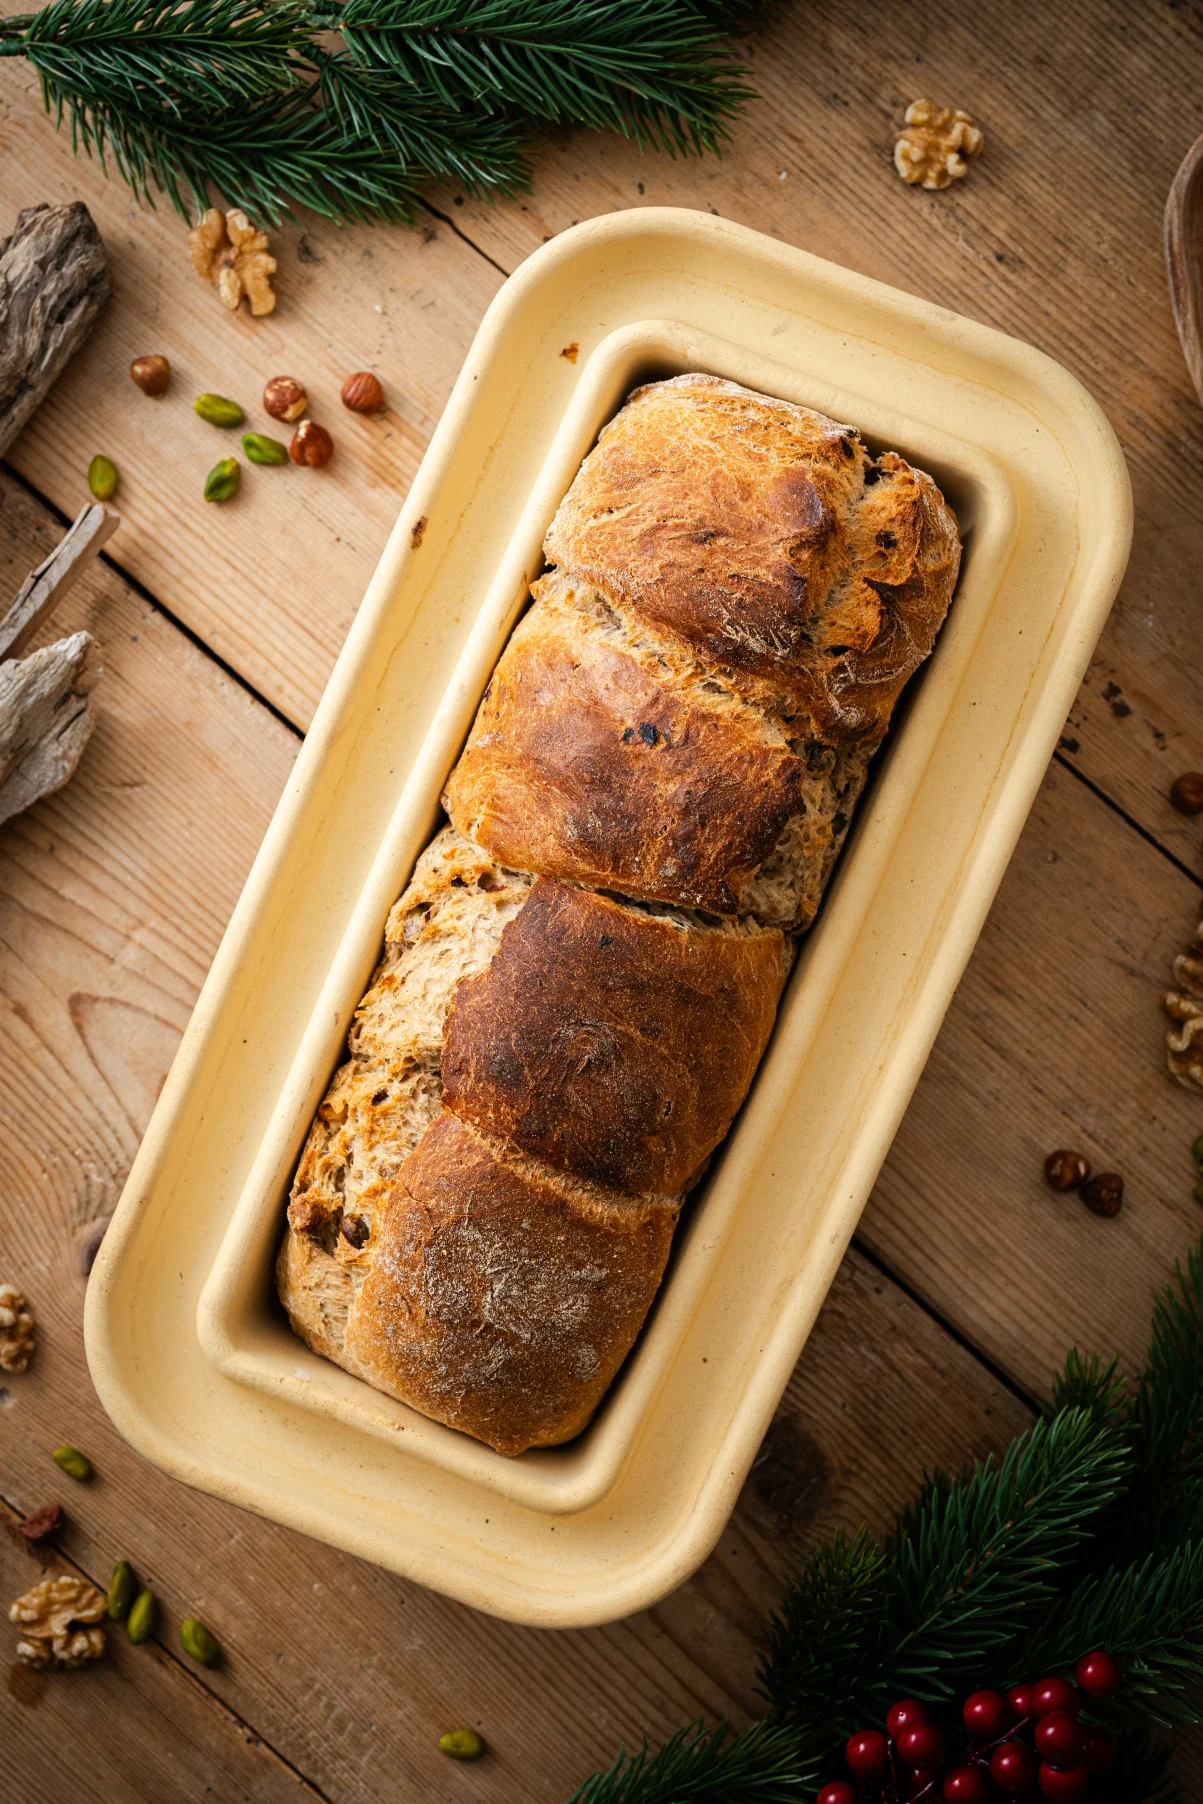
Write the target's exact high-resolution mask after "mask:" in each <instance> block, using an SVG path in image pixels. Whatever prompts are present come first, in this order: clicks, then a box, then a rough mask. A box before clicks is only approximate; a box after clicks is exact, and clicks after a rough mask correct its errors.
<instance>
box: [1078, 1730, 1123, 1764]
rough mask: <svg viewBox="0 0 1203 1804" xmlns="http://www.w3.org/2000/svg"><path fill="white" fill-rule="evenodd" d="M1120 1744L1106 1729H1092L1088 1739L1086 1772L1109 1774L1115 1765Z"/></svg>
mask: <svg viewBox="0 0 1203 1804" xmlns="http://www.w3.org/2000/svg"><path fill="white" fill-rule="evenodd" d="M1118 1752H1119V1742H1118V1741H1117V1740H1116V1738H1115V1736H1114V1735H1108V1733H1107V1731H1106V1729H1092V1730H1091V1731H1090V1733H1089V1735H1088V1736H1087V1737H1086V1771H1087V1772H1088V1773H1109V1772H1110V1771H1111V1769H1112V1767H1113V1766H1114V1765H1115V1756H1116V1755H1117V1754H1118Z"/></svg>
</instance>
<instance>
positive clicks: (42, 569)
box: [0, 501, 121, 663]
mask: <svg viewBox="0 0 1203 1804" xmlns="http://www.w3.org/2000/svg"><path fill="white" fill-rule="evenodd" d="M120 524H121V515H120V514H119V513H117V512H116V511H115V510H114V509H113V508H111V507H104V506H103V505H102V504H101V503H100V502H99V501H97V502H94V503H93V504H92V506H91V507H83V508H81V509H80V511H79V513H78V514H77V515H76V517H75V519H74V520H73V521H72V522H71V525H70V526H69V527H68V528H67V531H66V532H65V533H64V534H63V537H62V538H61V539H60V540H59V543H58V544H57V545H56V546H54V548H53V550H51V552H50V553H49V554H48V556H46V557H44V558H43V559H42V561H41V563H40V564H39V565H38V567H37V569H36V570H31V571H30V573H29V575H28V576H27V577H26V579H25V581H24V582H23V583H22V584H21V587H20V588H19V589H18V590H17V593H16V595H15V596H14V597H13V600H12V602H11V604H10V606H9V608H8V610H7V612H6V613H5V614H3V615H0V663H2V662H3V661H4V659H5V658H19V657H20V656H21V653H22V652H23V651H24V650H25V648H26V646H27V645H31V644H32V643H33V640H34V638H35V636H36V634H37V632H38V629H39V627H41V626H44V625H45V623H46V621H47V620H49V618H50V616H51V615H52V614H53V612H54V610H55V608H56V607H57V606H58V604H59V602H60V601H61V600H62V598H63V596H64V595H65V593H66V591H67V590H68V589H69V588H70V587H71V584H72V583H73V582H74V581H75V580H76V578H77V577H78V576H79V573H80V571H81V570H83V569H85V568H86V566H87V565H88V563H89V562H90V561H91V559H92V558H94V557H95V556H96V555H97V553H98V552H99V551H100V549H101V547H102V546H104V545H106V544H107V543H108V541H109V540H110V539H111V538H112V536H113V534H114V533H115V532H116V530H117V528H118V527H119V526H120Z"/></svg>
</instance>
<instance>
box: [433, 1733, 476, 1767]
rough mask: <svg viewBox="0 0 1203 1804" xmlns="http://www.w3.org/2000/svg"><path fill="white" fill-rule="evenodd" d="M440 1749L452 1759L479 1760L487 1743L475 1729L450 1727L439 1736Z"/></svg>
mask: <svg viewBox="0 0 1203 1804" xmlns="http://www.w3.org/2000/svg"><path fill="white" fill-rule="evenodd" d="M439 1749H440V1751H441V1752H442V1753H444V1754H447V1755H448V1756H449V1757H450V1758H451V1759H452V1760H479V1759H480V1757H481V1755H482V1754H483V1753H484V1752H485V1749H486V1743H485V1740H484V1737H483V1736H481V1735H478V1734H477V1733H476V1730H475V1729H449V1730H448V1731H447V1733H446V1735H440V1736H439Z"/></svg>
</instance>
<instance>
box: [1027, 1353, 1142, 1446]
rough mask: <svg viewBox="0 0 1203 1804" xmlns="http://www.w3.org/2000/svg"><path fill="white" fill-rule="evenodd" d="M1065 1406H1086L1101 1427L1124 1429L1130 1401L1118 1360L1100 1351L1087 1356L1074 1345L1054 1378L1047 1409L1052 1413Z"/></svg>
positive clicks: (1050, 1414) (1067, 1407) (1055, 1413)
mask: <svg viewBox="0 0 1203 1804" xmlns="http://www.w3.org/2000/svg"><path fill="white" fill-rule="evenodd" d="M1063 1409H1083V1410H1086V1411H1088V1412H1089V1414H1090V1415H1091V1417H1092V1418H1093V1419H1094V1421H1095V1422H1097V1423H1098V1425H1099V1426H1100V1427H1105V1428H1114V1429H1122V1428H1123V1427H1124V1426H1125V1424H1126V1418H1127V1414H1128V1404H1127V1385H1126V1383H1125V1382H1124V1379H1123V1377H1122V1376H1121V1374H1120V1369H1119V1360H1118V1359H1103V1358H1101V1357H1100V1356H1099V1355H1098V1354H1093V1355H1092V1356H1091V1357H1090V1358H1089V1359H1087V1358H1085V1357H1084V1356H1083V1355H1082V1354H1081V1353H1079V1351H1078V1349H1077V1348H1076V1347H1071V1348H1070V1350H1069V1352H1068V1353H1067V1355H1066V1357H1065V1364H1064V1365H1063V1366H1062V1368H1061V1370H1060V1371H1059V1372H1058V1373H1057V1376H1056V1377H1055V1378H1054V1379H1053V1393H1052V1400H1051V1402H1050V1403H1049V1404H1048V1406H1047V1408H1046V1409H1045V1412H1044V1413H1045V1415H1046V1416H1048V1417H1052V1416H1056V1415H1059V1414H1060V1413H1061V1411H1062V1410H1063Z"/></svg>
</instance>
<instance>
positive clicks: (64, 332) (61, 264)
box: [0, 200, 112, 456]
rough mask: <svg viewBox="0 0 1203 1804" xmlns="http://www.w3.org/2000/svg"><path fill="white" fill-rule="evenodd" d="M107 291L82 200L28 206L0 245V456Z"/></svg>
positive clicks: (105, 263) (104, 259)
mask: <svg viewBox="0 0 1203 1804" xmlns="http://www.w3.org/2000/svg"><path fill="white" fill-rule="evenodd" d="M111 292H112V283H111V282H110V280H109V260H108V256H107V255H106V252H105V248H104V245H103V244H102V242H101V238H100V233H99V232H98V231H97V230H96V227H95V225H94V224H93V222H92V215H91V214H90V213H89V212H88V209H87V207H85V205H84V203H83V202H82V201H81V200H77V201H68V202H66V203H64V204H62V205H58V206H49V205H43V206H40V207H26V208H25V209H24V210H23V211H22V212H20V213H18V215H17V223H16V227H15V229H14V231H13V234H12V237H11V238H6V239H5V240H4V242H3V243H2V244H0V456H2V455H3V454H4V452H5V451H6V450H7V448H8V446H9V445H11V444H12V442H13V440H14V439H15V438H16V436H17V434H18V432H20V430H21V428H22V426H24V424H25V422H26V420H27V419H28V418H29V416H30V414H32V412H33V410H34V408H35V407H37V405H38V404H39V402H41V401H43V400H44V399H45V397H46V396H47V395H48V394H49V392H50V390H51V388H52V387H53V386H54V384H55V382H56V381H57V380H58V378H59V376H60V375H61V374H62V372H63V370H64V369H65V368H66V366H67V363H68V362H69V360H70V359H71V357H72V356H73V355H74V354H75V352H76V351H78V349H79V347H80V345H81V344H82V343H83V341H84V339H85V338H86V337H87V336H88V333H89V332H90V331H91V330H92V327H93V326H94V325H95V323H96V320H97V318H98V316H99V314H100V310H101V308H102V307H103V306H104V304H105V302H106V301H107V300H108V298H109V295H110V294H111Z"/></svg>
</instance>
